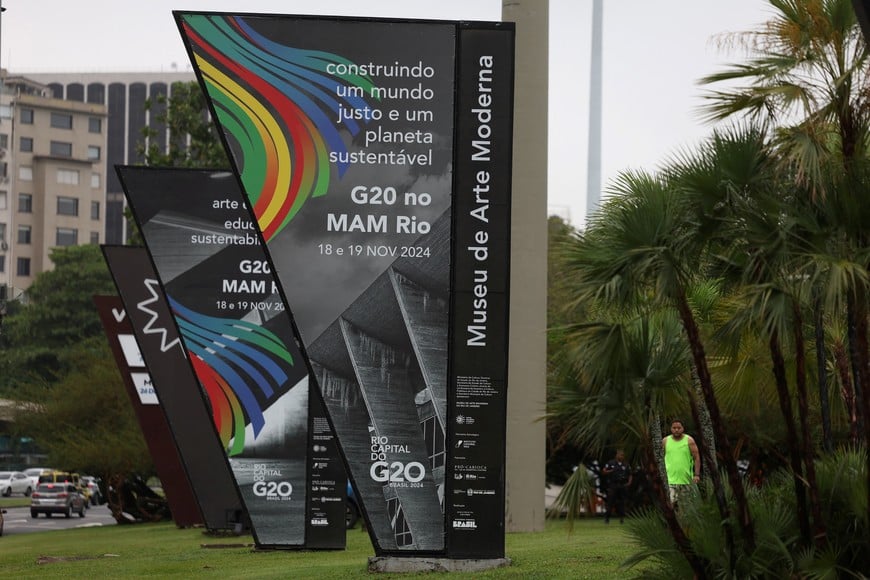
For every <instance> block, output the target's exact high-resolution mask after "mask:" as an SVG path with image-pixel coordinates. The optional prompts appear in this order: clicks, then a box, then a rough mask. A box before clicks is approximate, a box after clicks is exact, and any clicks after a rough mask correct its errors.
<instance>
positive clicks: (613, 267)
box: [565, 172, 755, 552]
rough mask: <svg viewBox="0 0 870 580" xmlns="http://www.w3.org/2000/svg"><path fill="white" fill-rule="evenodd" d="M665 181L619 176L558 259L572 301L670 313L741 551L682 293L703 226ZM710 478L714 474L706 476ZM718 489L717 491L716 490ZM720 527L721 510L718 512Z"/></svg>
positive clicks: (698, 258)
mask: <svg viewBox="0 0 870 580" xmlns="http://www.w3.org/2000/svg"><path fill="white" fill-rule="evenodd" d="M672 185H673V184H671V183H669V182H668V180H667V179H666V178H663V177H657V176H653V175H650V174H647V173H643V172H626V173H623V174H622V175H621V176H620V177H619V178H618V179H617V180H616V182H615V184H614V185H613V186H612V187H611V189H610V191H609V193H610V194H611V197H610V199H608V200H607V204H606V209H603V210H602V211H601V212H600V213H599V214H598V215H596V216H593V217H592V218H591V219H590V222H589V226H588V227H587V231H586V232H585V235H584V237H583V238H582V240H581V241H582V243H581V244H578V245H577V247H576V248H574V249H569V250H568V251H567V252H566V254H565V264H566V267H567V268H568V269H570V270H571V271H574V272H576V273H577V279H578V281H577V285H576V291H577V295H578V297H579V298H580V299H584V300H602V301H605V302H607V303H609V304H611V305H612V306H613V307H620V306H623V305H626V306H627V305H630V304H631V303H632V301H633V300H635V297H636V296H638V295H640V296H645V297H648V299H649V300H651V301H652V302H653V303H655V304H657V305H660V306H663V307H665V306H666V307H671V308H674V309H675V310H676V312H677V313H678V316H679V319H680V321H681V324H682V326H683V332H684V333H685V335H686V340H687V342H688V344H689V352H690V356H691V360H692V362H693V365H694V371H695V373H696V376H697V380H698V384H699V386H700V388H701V391H702V394H703V400H704V403H705V405H706V407H707V409H708V411H709V413H710V418H711V422H712V425H713V429H714V435H715V444H716V449H717V452H718V455H719V463H720V465H721V466H722V467H723V468H724V469H725V472H726V474H727V477H728V481H729V486H730V487H731V489H732V492H733V494H734V500H735V507H736V510H737V521H738V525H739V526H740V528H741V531H742V534H743V540H744V542H745V543H746V546H747V549H748V551H749V552H751V551H752V550H753V546H754V543H755V538H754V528H753V524H752V518H751V514H750V513H749V509H748V504H747V501H746V495H745V490H744V487H743V481H742V479H741V477H740V474H739V471H738V469H737V464H736V459H735V457H734V455H733V451H732V445H731V443H730V440H729V438H728V435H727V433H726V430H725V425H724V420H723V418H722V414H721V411H720V408H719V403H718V400H717V397H716V394H715V391H714V388H713V383H712V380H711V376H710V371H709V367H708V363H707V357H706V353H705V348H704V344H703V342H702V341H701V336H700V330H699V326H698V323H697V321H696V319H695V316H694V313H693V310H692V306H691V304H690V302H689V299H688V293H689V291H690V288H691V287H692V285H693V282H694V280H696V279H697V278H698V276H699V274H700V273H701V272H702V271H703V270H704V266H705V263H706V258H705V256H706V253H705V240H706V239H707V237H708V235H709V229H708V227H707V226H710V225H711V223H712V222H711V221H709V220H699V219H698V217H699V216H702V215H703V214H704V209H703V208H701V207H698V206H696V205H692V203H691V202H694V201H697V200H698V199H699V198H697V197H696V198H691V197H688V196H685V195H683V192H681V191H678V190H677V189H675V188H674V187H672ZM711 475H712V476H713V477H714V483H715V478H717V477H718V473H717V472H714V473H712V474H711ZM719 487H721V486H719ZM721 507H722V510H723V519H724V520H727V519H728V518H727V515H728V514H727V512H728V508H727V506H721Z"/></svg>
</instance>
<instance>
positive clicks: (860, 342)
mask: <svg viewBox="0 0 870 580" xmlns="http://www.w3.org/2000/svg"><path fill="white" fill-rule="evenodd" d="M849 298H850V299H849V306H850V308H849V310H850V312H851V311H852V310H854V312H852V316H850V319H849V330H850V333H849V338H850V341H849V344H850V351H851V353H852V356H853V359H852V360H853V363H852V364H853V368H854V375H855V400H856V402H857V405H856V407H857V410H858V429H859V432H861V433H862V434H863V436H864V448H865V449H867V450H868V452H867V454H866V455H865V457H866V460H865V465H864V470H865V472H866V478H867V515H866V517H867V521H870V397H868V396H867V387H868V384H870V381H868V375H870V372H868V368H867V364H868V359H870V357H868V352H867V294H866V292H865V290H864V287H863V286H861V285H858V286H857V288H856V289H855V295H854V296H853V295H852V294H850V295H849Z"/></svg>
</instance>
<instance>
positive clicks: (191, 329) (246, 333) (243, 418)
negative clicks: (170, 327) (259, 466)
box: [167, 296, 293, 456]
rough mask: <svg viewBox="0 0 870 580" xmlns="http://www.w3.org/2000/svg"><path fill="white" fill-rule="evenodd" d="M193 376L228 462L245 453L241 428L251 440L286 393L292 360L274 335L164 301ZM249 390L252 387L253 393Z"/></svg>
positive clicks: (249, 325)
mask: <svg viewBox="0 0 870 580" xmlns="http://www.w3.org/2000/svg"><path fill="white" fill-rule="evenodd" d="M167 299H168V301H169V307H170V309H171V310H172V314H173V316H174V317H175V321H176V322H177V323H178V327H179V330H180V331H181V337H182V339H183V340H184V345H185V347H186V348H187V351H188V353H189V354H190V358H191V361H192V363H193V368H194V371H195V372H196V376H197V378H198V379H199V381H200V383H201V384H202V386H203V388H204V389H205V390H206V393H208V397H209V401H210V402H211V407H212V418H213V420H214V424H215V427H217V430H218V434H219V435H220V439H221V442H222V443H223V445H224V448H225V449H227V453H228V455H230V456H233V455H238V454H239V453H241V452H242V451H243V450H244V447H245V427H246V425H247V424H248V423H250V424H251V426H252V428H253V430H254V438H256V437H257V435H259V433H260V431H261V430H262V429H263V427H264V426H265V419H264V417H263V410H264V408H265V407H267V406H268V403H269V402H271V401H273V400H274V399H275V398H277V397H278V396H280V395H282V394H283V393H284V392H286V391H287V390H288V389H289V388H290V387H291V386H292V385H287V384H286V383H287V373H285V372H284V370H283V369H282V368H281V365H282V364H286V365H291V366H292V365H293V356H292V355H291V354H290V353H289V352H288V351H287V348H286V347H285V346H284V343H283V342H282V341H281V339H280V338H279V337H278V336H276V335H275V334H274V333H272V332H271V331H269V330H268V329H265V328H263V327H261V326H258V325H256V324H253V323H250V322H245V321H243V320H234V319H227V318H216V317H213V316H206V315H204V314H199V313H197V312H194V311H193V310H190V309H189V308H186V307H185V306H183V305H182V304H180V303H179V302H178V301H176V300H174V299H173V298H172V297H169V296H167ZM250 385H256V387H257V392H254V391H252V390H251V388H250Z"/></svg>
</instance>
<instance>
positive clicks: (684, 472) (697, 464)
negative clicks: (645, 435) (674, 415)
mask: <svg viewBox="0 0 870 580" xmlns="http://www.w3.org/2000/svg"><path fill="white" fill-rule="evenodd" d="M662 447H663V448H664V450H665V471H666V472H667V474H668V488H669V489H668V491H669V497H670V500H671V505H674V506H676V504H677V502H678V500H679V498H680V496H681V495H682V494H683V493H685V492H686V491H687V490H688V489H689V488H690V487H691V486H692V485H694V484H696V483H698V482H699V481H701V456H700V454H699V453H698V445H697V444H696V443H695V440H694V439H692V437H691V435H686V432H685V428H684V427H683V422H682V421H681V420H680V419H674V420H673V421H671V434H670V435H668V436H667V437H665V438H664V439H662Z"/></svg>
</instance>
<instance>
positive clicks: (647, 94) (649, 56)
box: [0, 0, 769, 225]
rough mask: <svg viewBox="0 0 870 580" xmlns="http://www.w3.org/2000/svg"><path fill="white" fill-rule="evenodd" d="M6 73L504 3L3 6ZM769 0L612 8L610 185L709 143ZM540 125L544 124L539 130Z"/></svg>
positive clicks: (558, 62) (572, 136)
mask: <svg viewBox="0 0 870 580" xmlns="http://www.w3.org/2000/svg"><path fill="white" fill-rule="evenodd" d="M0 2H2V6H3V7H5V8H6V9H7V10H6V12H4V13H3V15H2V35H0V66H2V67H3V68H6V69H8V70H10V71H11V72H13V73H24V72H128V71H135V72H139V71H169V70H173V69H174V68H177V69H178V70H190V65H189V62H188V59H187V54H186V53H185V51H184V46H183V44H182V42H181V38H180V37H179V35H178V31H177V29H176V27H175V22H174V21H173V19H172V14H171V12H172V10H173V9H176V10H209V11H236V10H238V11H244V12H264V13H284V14H330V15H347V16H374V17H399V18H435V19H449V20H500V19H501V6H502V1H501V0H436V1H427V2H421V1H418V0H366V1H361V0H316V1H312V0H305V1H302V0H246V1H245V2H239V1H237V0H236V1H229V0H186V1H185V0H140V1H135V0H134V1H131V0H72V1H70V0H0ZM768 14H769V8H768V3H767V1H766V0H728V1H722V0H605V2H604V61H603V62H604V65H603V66H604V68H603V70H604V76H603V78H604V86H603V100H604V109H603V114H602V133H603V136H602V143H601V146H602V178H603V183H604V185H605V186H606V184H607V182H608V180H610V179H612V178H613V177H614V176H615V175H616V173H617V172H618V171H620V170H624V169H628V168H635V169H636V168H646V169H655V167H656V166H657V165H658V164H659V163H660V162H661V161H663V160H664V159H666V158H667V157H668V156H669V155H671V154H673V153H674V152H675V151H677V150H678V149H679V148H682V147H688V146H691V144H692V143H695V142H697V141H698V140H699V139H701V138H703V136H705V135H708V134H709V133H710V130H711V128H710V127H709V126H705V125H702V124H701V123H700V122H699V121H698V119H697V114H696V111H697V107H698V106H699V104H700V102H701V100H700V98H699V95H700V94H701V90H700V89H699V88H698V87H697V86H696V84H695V81H696V80H697V79H698V78H699V77H701V76H703V75H705V74H709V73H711V72H713V71H716V70H719V69H720V68H721V67H722V64H723V63H725V62H733V61H738V60H739V59H740V58H741V55H740V54H736V53H733V52H732V53H727V52H723V51H722V50H721V49H718V48H716V44H715V43H714V42H712V41H711V39H712V38H713V37H714V36H715V35H717V34H720V33H723V32H735V31H742V30H748V29H752V28H755V27H756V26H757V25H758V24H759V23H760V22H762V21H764V20H765V18H766V16H767V15H768ZM591 16H592V0H550V110H549V130H550V150H549V154H550V167H549V204H550V210H551V212H553V213H559V214H561V215H565V216H568V217H570V219H571V221H572V222H574V223H575V224H577V225H581V224H582V222H583V219H584V214H585V211H586V209H585V208H586V193H585V189H586V158H587V134H586V130H587V125H588V122H587V119H588V115H589V109H588V94H589V84H588V76H589V53H590V43H591ZM542 120H543V119H542Z"/></svg>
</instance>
